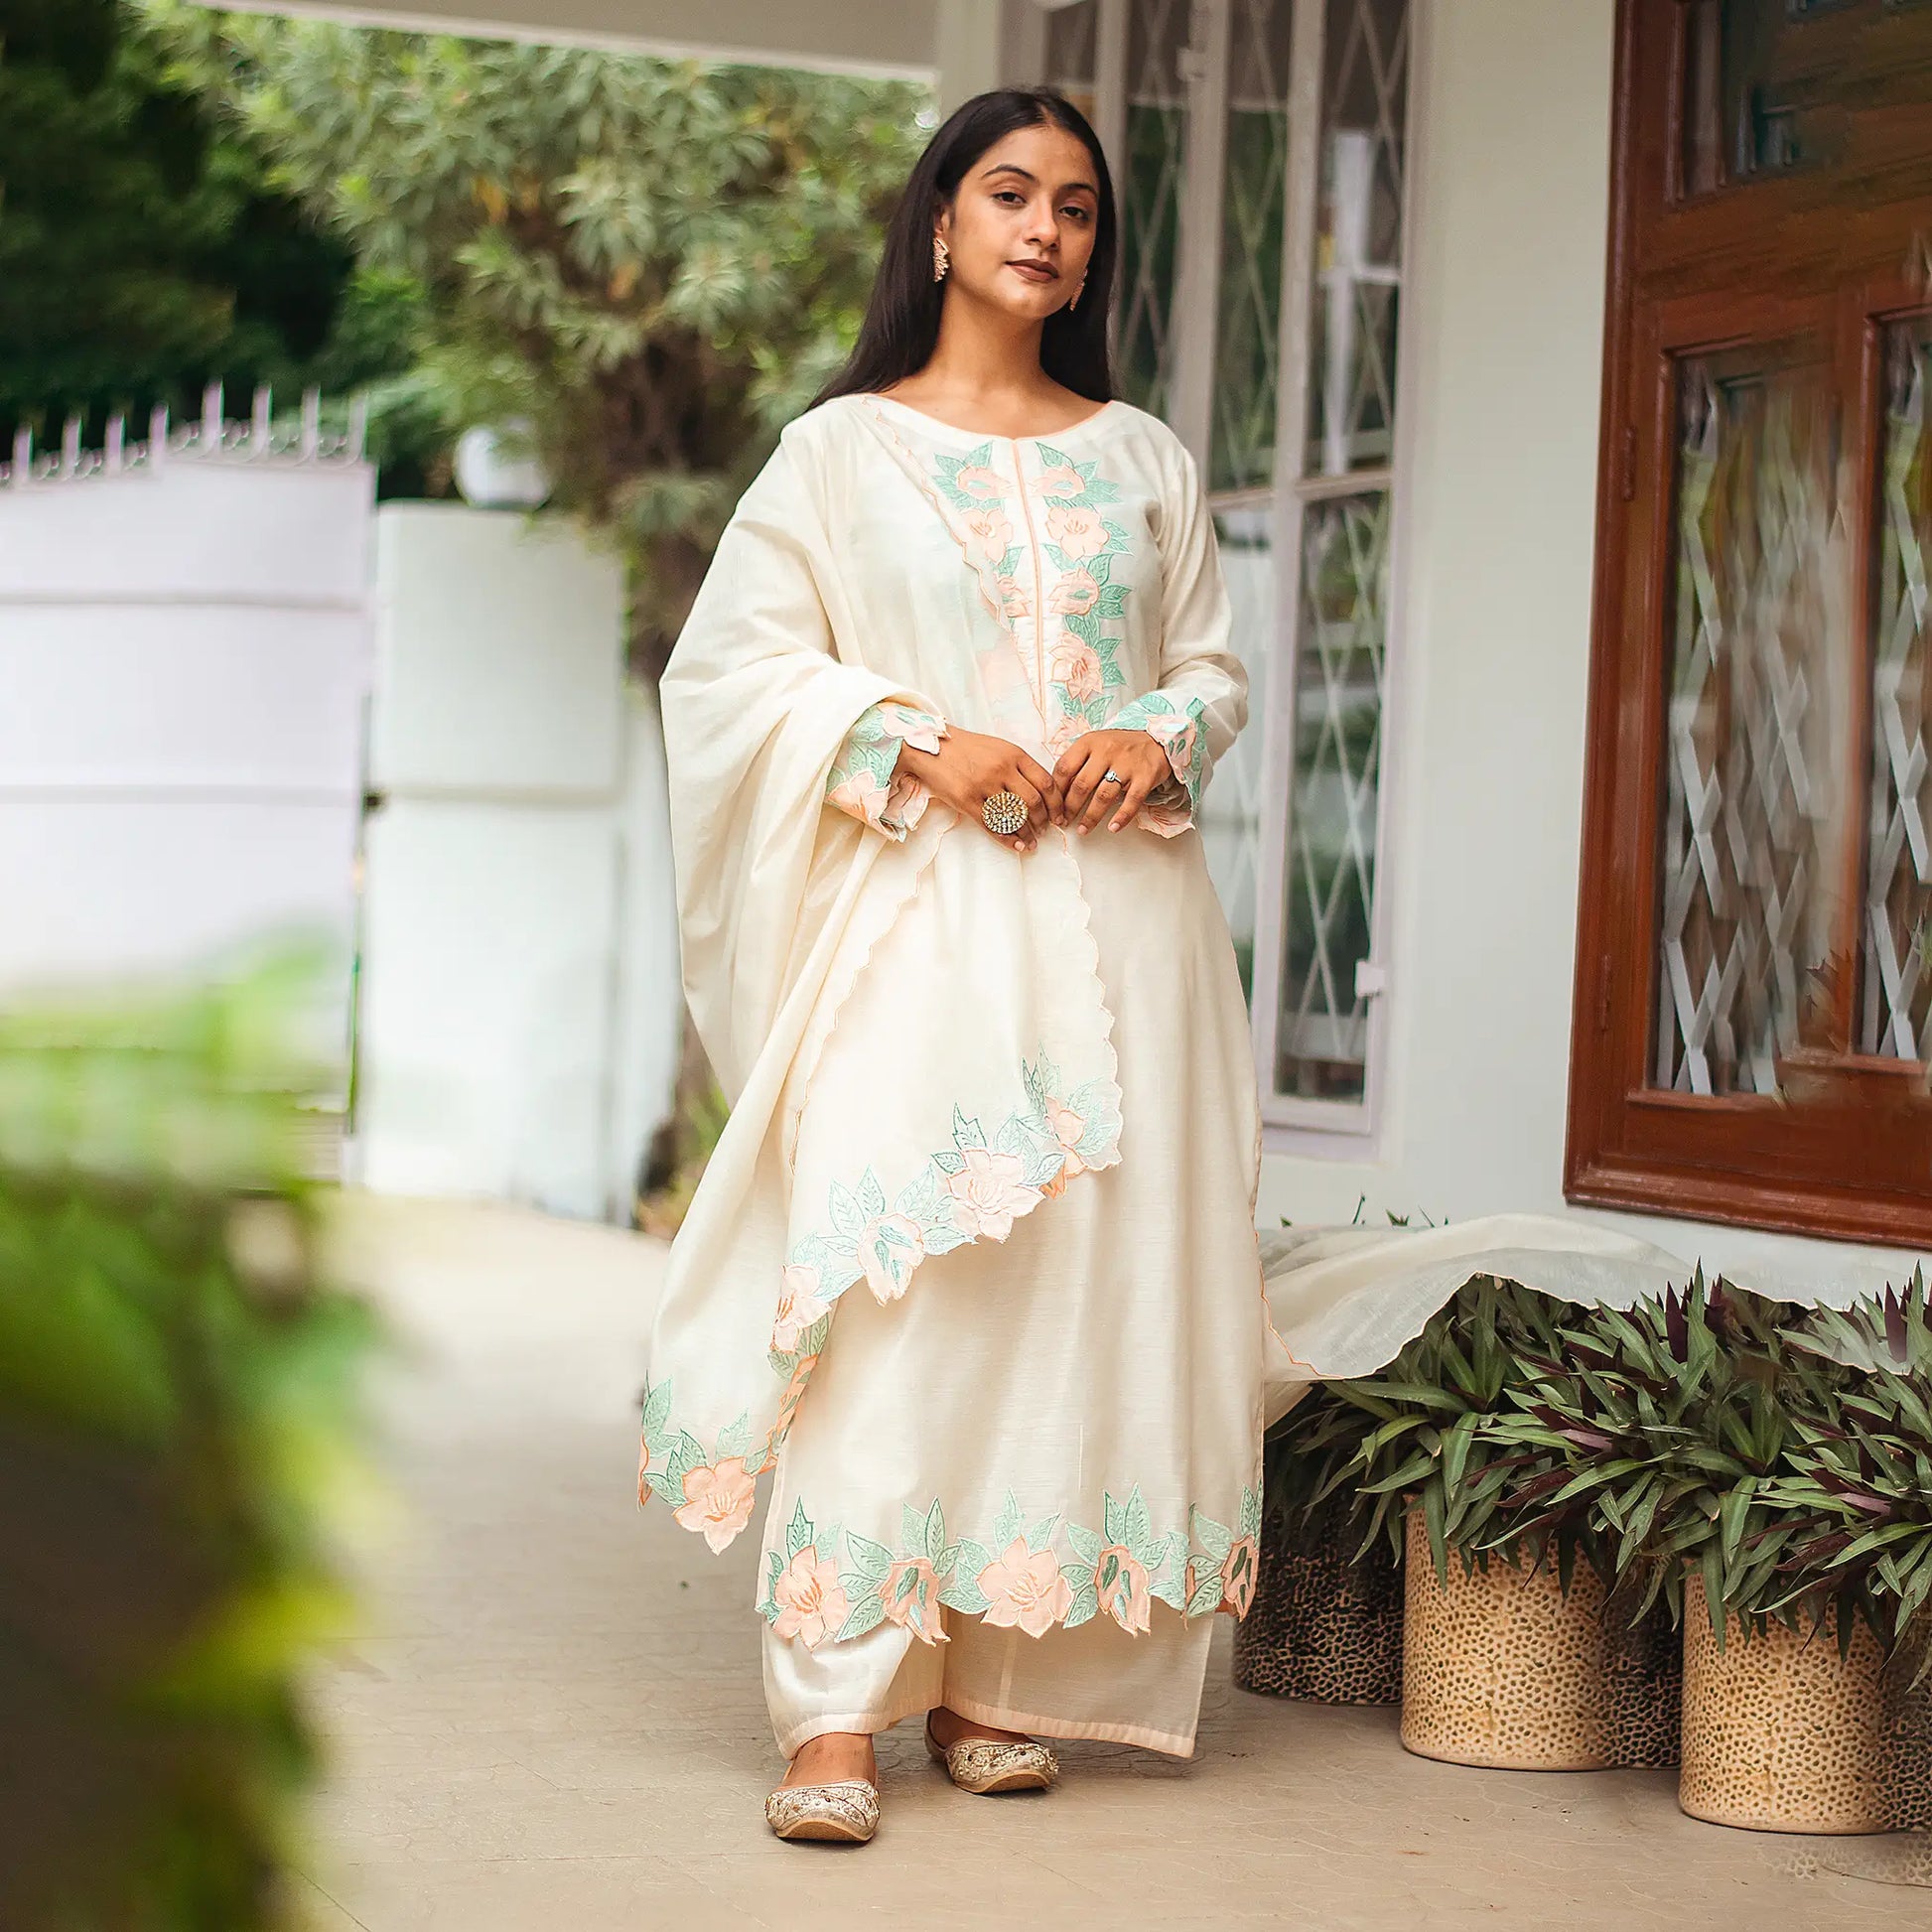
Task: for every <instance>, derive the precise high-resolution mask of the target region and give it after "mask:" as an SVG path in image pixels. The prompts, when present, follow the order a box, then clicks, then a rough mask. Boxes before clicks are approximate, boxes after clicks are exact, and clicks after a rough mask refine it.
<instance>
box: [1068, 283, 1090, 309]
mask: <svg viewBox="0 0 1932 1932" xmlns="http://www.w3.org/2000/svg"><path fill="white" fill-rule="evenodd" d="M1086 292H1087V278H1086V277H1085V276H1084V275H1082V276H1081V277H1080V286H1079V287H1078V288H1077V289H1075V290H1074V291H1073V293H1072V294H1071V295H1069V296H1068V297H1067V298H1066V306H1067V307H1068V308H1069V309H1070V308H1072V307H1073V305H1074V303H1076V302H1077V301H1079V299H1080V298H1081V296H1083V295H1085V294H1086Z"/></svg>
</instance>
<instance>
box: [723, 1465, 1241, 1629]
mask: <svg viewBox="0 0 1932 1932" xmlns="http://www.w3.org/2000/svg"><path fill="white" fill-rule="evenodd" d="M1103 1493H1104V1494H1105V1497H1106V1502H1105V1505H1104V1506H1103V1511H1102V1520H1103V1522H1104V1521H1105V1514H1106V1510H1107V1509H1109V1508H1111V1507H1112V1506H1113V1504H1114V1501H1115V1498H1114V1496H1113V1494H1112V1492H1111V1491H1106V1492H1103ZM1129 1495H1130V1500H1131V1499H1133V1498H1138V1497H1139V1495H1140V1488H1139V1485H1138V1484H1136V1485H1135V1487H1134V1488H1133V1489H1132V1490H1131V1491H1130V1492H1129ZM1007 1506H1008V1508H1009V1509H1017V1504H1016V1503H1015V1501H1014V1498H1013V1495H1012V1492H1011V1491H1009V1492H1008V1497H1007ZM1123 1506H1124V1507H1125V1506H1126V1505H1125V1504H1123ZM935 1510H936V1511H938V1512H939V1514H938V1521H939V1522H941V1523H943V1522H944V1508H943V1505H942V1504H941V1503H940V1501H939V1499H938V1498H936V1497H935V1498H934V1500H933V1501H932V1502H931V1503H930V1504H928V1505H927V1508H926V1511H925V1512H924V1514H923V1516H921V1513H920V1512H919V1511H918V1510H916V1509H912V1510H911V1511H910V1514H911V1516H912V1517H913V1518H914V1519H917V1520H919V1521H921V1522H925V1523H930V1522H931V1521H933V1520H934V1518H933V1512H934V1511H935ZM804 1512H805V1505H804V1500H803V1498H802V1497H800V1498H796V1499H794V1514H793V1516H792V1519H791V1521H790V1522H789V1523H788V1524H787V1525H786V1526H785V1531H784V1547H783V1548H778V1547H772V1546H769V1545H764V1546H761V1547H760V1549H759V1572H760V1574H761V1575H762V1577H763V1588H762V1590H761V1592H760V1596H759V1602H758V1604H757V1609H758V1613H759V1616H761V1617H762V1618H763V1619H764V1621H765V1623H766V1625H767V1627H769V1628H770V1630H771V1634H772V1635H773V1636H774V1637H777V1639H778V1641H779V1642H781V1643H803V1645H804V1648H805V1649H807V1650H817V1649H819V1648H820V1647H821V1646H822V1645H825V1644H834V1645H836V1644H840V1643H846V1642H850V1641H852V1640H853V1639H855V1638H857V1637H859V1636H863V1635H865V1634H867V1632H868V1631H871V1630H874V1629H877V1628H878V1627H879V1626H880V1625H881V1624H882V1623H885V1622H887V1621H889V1620H894V1621H897V1619H889V1617H888V1615H887V1614H886V1613H885V1612H884V1611H883V1609H882V1611H881V1613H880V1614H879V1615H877V1616H874V1617H873V1618H872V1619H871V1621H870V1622H868V1623H866V1624H865V1626H864V1628H863V1629H859V1628H852V1627H850V1624H849V1621H848V1619H850V1618H855V1617H857V1616H858V1614H859V1612H860V1610H861V1608H862V1607H863V1606H862V1605H861V1604H856V1603H853V1602H851V1600H850V1598H848V1599H847V1602H848V1607H847V1614H846V1617H843V1618H841V1619H840V1622H841V1628H840V1629H839V1630H838V1632H837V1633H836V1634H834V1633H832V1632H831V1631H827V1632H826V1633H825V1634H824V1635H823V1636H821V1637H819V1638H818V1639H817V1640H816V1641H815V1642H814V1641H806V1640H805V1639H804V1638H803V1637H801V1636H800V1635H799V1634H798V1633H796V1632H793V1633H791V1634H789V1635H781V1634H780V1633H779V1632H778V1630H777V1628H776V1625H777V1621H778V1618H779V1616H780V1615H781V1614H782V1610H781V1607H780V1605H779V1604H778V1602H777V1599H776V1585H777V1583H778V1580H779V1579H780V1578H781V1577H782V1576H783V1575H784V1574H785V1573H786V1572H787V1571H788V1570H789V1569H790V1567H791V1565H792V1564H793V1563H795V1562H796V1561H797V1560H798V1559H799V1558H800V1557H803V1556H806V1555H810V1556H811V1557H812V1558H814V1560H815V1563H814V1567H817V1566H820V1565H823V1564H826V1563H830V1564H832V1565H833V1570H834V1575H835V1576H836V1578H837V1580H838V1584H839V1586H840V1588H841V1590H842V1591H843V1589H844V1587H845V1586H846V1585H847V1584H848V1583H850V1584H855V1585H858V1586H860V1588H859V1590H858V1591H857V1592H856V1593H857V1594H858V1595H860V1596H861V1597H863V1596H865V1595H866V1594H868V1593H870V1594H872V1595H873V1596H875V1597H877V1596H878V1595H879V1586H880V1585H881V1584H882V1583H884V1582H885V1581H886V1579H887V1577H889V1576H890V1574H891V1572H892V1570H893V1569H895V1568H897V1566H898V1565H900V1564H903V1563H916V1562H920V1561H925V1562H927V1563H928V1564H931V1563H933V1562H937V1561H939V1560H940V1559H939V1558H938V1557H937V1556H935V1555H934V1554H933V1553H932V1551H931V1548H930V1546H929V1545H928V1546H927V1549H926V1550H925V1551H923V1552H918V1551H909V1550H907V1549H906V1548H905V1547H904V1543H905V1535H904V1532H903V1531H901V1534H900V1537H899V1539H898V1547H897V1548H894V1547H892V1546H888V1545H886V1544H874V1545H873V1547H874V1549H875V1551H876V1552H877V1553H878V1555H879V1556H881V1557H883V1558H884V1559H885V1560H886V1563H887V1569H886V1571H884V1572H882V1573H881V1574H880V1575H879V1576H877V1577H868V1576H867V1575H866V1574H865V1572H864V1571H863V1569H841V1568H839V1567H838V1563H837V1556H838V1552H839V1548H840V1546H841V1544H843V1545H844V1546H845V1549H846V1554H847V1556H848V1557H850V1558H851V1559H852V1560H853V1562H854V1563H855V1564H861V1563H863V1561H864V1559H863V1558H861V1557H860V1556H859V1555H858V1554H857V1553H856V1552H854V1551H853V1550H852V1548H851V1541H852V1539H851V1533H850V1532H849V1531H847V1530H846V1529H844V1528H843V1527H842V1526H836V1525H835V1526H834V1527H832V1528H830V1529H828V1530H826V1531H824V1532H823V1533H820V1532H819V1531H818V1529H817V1526H816V1525H815V1524H814V1523H813V1522H812V1520H811V1519H810V1518H809V1517H807V1516H806V1515H805V1513H804ZM1203 1524H1205V1525H1206V1526H1207V1528H1209V1529H1211V1530H1213V1531H1215V1532H1216V1533H1217V1535H1218V1536H1219V1537H1220V1538H1221V1539H1222V1541H1223V1546H1224V1547H1223V1549H1222V1552H1221V1554H1220V1555H1219V1556H1216V1555H1215V1554H1214V1550H1213V1547H1212V1545H1211V1544H1210V1543H1209V1542H1208V1540H1207V1539H1206V1537H1205V1536H1203V1535H1202V1533H1201V1526H1202V1525H1203ZM1075 1527H1076V1526H1075V1525H1073V1524H1071V1523H1070V1522H1068V1520H1067V1512H1066V1511H1065V1510H1064V1509H1061V1510H1055V1511H1054V1512H1053V1514H1052V1515H1051V1516H1050V1517H1048V1518H1046V1519H1044V1520H1043V1521H1042V1522H1041V1523H1039V1524H1037V1525H1035V1530H1034V1531H1033V1532H1032V1533H1030V1532H1029V1531H1028V1530H1027V1528H1026V1527H1025V1524H1024V1520H1021V1519H1016V1521H1015V1522H1013V1523H1010V1524H1008V1525H1007V1526H1006V1529H1005V1530H1002V1529H1001V1528H999V1527H997V1526H996V1528H995V1529H994V1531H993V1533H992V1535H991V1536H990V1537H988V1538H987V1539H985V1540H984V1541H982V1540H981V1539H980V1538H978V1537H965V1538H958V1539H954V1540H953V1541H951V1542H949V1543H947V1545H946V1549H947V1551H948V1552H950V1553H951V1554H952V1555H953V1556H954V1557H955V1558H958V1557H961V1556H964V1555H966V1553H967V1552H969V1551H971V1552H973V1553H976V1555H978V1556H980V1557H984V1558H986V1559H987V1564H988V1565H991V1564H995V1563H998V1562H1001V1561H1003V1560H1004V1558H1005V1557H1006V1556H1007V1554H1008V1553H1009V1552H1010V1550H1011V1548H1012V1544H1013V1542H1014V1541H1018V1542H1019V1543H1020V1544H1021V1545H1022V1546H1023V1548H1024V1549H1025V1551H1026V1554H1028V1555H1029V1556H1037V1555H1040V1554H1042V1553H1046V1552H1050V1553H1051V1555H1052V1557H1053V1563H1054V1574H1055V1578H1056V1579H1057V1580H1064V1579H1065V1578H1066V1576H1067V1572H1068V1570H1069V1568H1071V1569H1072V1570H1074V1571H1078V1572H1089V1571H1090V1570H1091V1565H1090V1563H1089V1561H1088V1560H1087V1559H1086V1558H1085V1557H1083V1556H1082V1554H1081V1552H1080V1549H1079V1546H1078V1545H1077V1544H1076V1543H1075V1542H1074V1540H1073V1534H1072V1533H1073V1530H1074V1528H1075ZM1078 1527H1079V1528H1080V1533H1081V1534H1082V1535H1083V1536H1085V1537H1087V1538H1088V1539H1089V1540H1090V1541H1091V1542H1092V1543H1093V1544H1094V1545H1095V1546H1096V1547H1098V1548H1100V1549H1101V1550H1103V1551H1105V1550H1107V1549H1109V1548H1121V1547H1123V1544H1122V1541H1121V1540H1116V1539H1110V1538H1109V1537H1108V1536H1107V1534H1106V1532H1105V1531H1104V1530H1099V1531H1096V1530H1093V1529H1090V1528H1087V1527H1085V1526H1078ZM1041 1530H1043V1531H1044V1532H1045V1534H1044V1535H1043V1537H1040V1540H1039V1541H1038V1543H1037V1545H1035V1536H1037V1535H1039V1532H1040V1531H1041ZM1261 1530H1262V1509H1261V1470H1260V1468H1259V1466H1257V1467H1256V1468H1255V1469H1254V1471H1253V1472H1252V1476H1251V1479H1250V1480H1249V1481H1247V1482H1244V1483H1243V1484H1242V1485H1241V1493H1240V1499H1239V1506H1238V1507H1237V1508H1236V1509H1235V1510H1234V1511H1232V1512H1231V1519H1230V1521H1229V1522H1227V1523H1223V1522H1221V1521H1220V1520H1219V1519H1218V1518H1216V1517H1212V1516H1209V1515H1208V1513H1207V1512H1206V1511H1205V1510H1204V1509H1202V1508H1201V1506H1200V1504H1199V1503H1189V1504H1188V1505H1187V1512H1186V1528H1185V1529H1184V1530H1178V1531H1171V1532H1169V1533H1167V1534H1166V1535H1163V1536H1160V1537H1159V1538H1158V1539H1156V1541H1158V1542H1159V1544H1160V1545H1161V1546H1162V1547H1161V1548H1160V1550H1159V1552H1158V1553H1157V1552H1156V1550H1155V1549H1154V1547H1153V1545H1152V1544H1151V1543H1148V1542H1141V1543H1140V1544H1139V1545H1138V1547H1137V1546H1136V1544H1135V1543H1134V1542H1133V1541H1132V1540H1131V1537H1130V1539H1128V1540H1127V1541H1126V1543H1125V1548H1126V1552H1127V1554H1128V1555H1130V1556H1132V1557H1133V1558H1134V1559H1135V1560H1136V1561H1137V1562H1139V1563H1141V1564H1142V1565H1143V1566H1146V1567H1147V1568H1148V1569H1149V1571H1150V1574H1154V1575H1158V1574H1160V1573H1161V1572H1164V1571H1165V1570H1166V1569H1167V1568H1168V1566H1169V1565H1170V1564H1171V1563H1173V1562H1175V1561H1176V1560H1177V1561H1178V1564H1179V1571H1180V1574H1179V1578H1178V1580H1177V1581H1178V1583H1179V1586H1180V1590H1181V1600H1180V1601H1179V1602H1178V1603H1176V1602H1174V1601H1173V1598H1172V1597H1170V1596H1166V1595H1157V1594H1155V1593H1154V1591H1153V1590H1152V1589H1150V1590H1149V1591H1148V1592H1147V1600H1148V1603H1149V1607H1150V1614H1151V1612H1152V1606H1153V1605H1154V1604H1156V1603H1159V1604H1163V1605H1165V1606H1166V1607H1167V1608H1168V1609H1170V1610H1172V1611H1173V1613H1174V1614H1175V1615H1176V1616H1178V1617H1180V1618H1181V1619H1182V1620H1183V1621H1185V1622H1193V1621H1195V1620H1197V1619H1198V1618H1200V1617H1204V1616H1215V1615H1223V1616H1232V1617H1234V1618H1235V1620H1236V1621H1237V1622H1238V1621H1240V1620H1241V1619H1242V1618H1243V1617H1245V1616H1246V1615H1247V1614H1248V1612H1249V1610H1251V1609H1252V1608H1253V1607H1254V1598H1255V1594H1256V1589H1255V1586H1256V1583H1257V1581H1258V1569H1259V1564H1260V1542H1261ZM1009 1531H1010V1532H1011V1535H1010V1537H1009V1540H1008V1542H1007V1543H1006V1544H1005V1545H1004V1546H1003V1545H1002V1543H1001V1538H1002V1536H1003V1535H1007V1534H1008V1532H1009ZM794 1532H796V1533H798V1534H799V1535H800V1536H801V1538H802V1540H800V1541H799V1542H798V1547H797V1548H796V1549H795V1550H793V1549H791V1547H790V1546H791V1543H792V1541H793V1538H794ZM860 1540H861V1541H862V1542H866V1543H871V1542H872V1539H870V1538H861V1539H860ZM1061 1543H1063V1544H1064V1545H1065V1546H1066V1550H1067V1554H1065V1555H1063V1554H1062V1553H1061V1550H1060V1549H1057V1548H1055V1547H1054V1546H1055V1545H1056V1544H1061ZM1244 1544H1245V1545H1246V1546H1247V1550H1248V1564H1249V1567H1248V1578H1247V1582H1248V1589H1247V1600H1246V1602H1245V1603H1244V1602H1242V1601H1241V1599H1240V1597H1239V1595H1238V1594H1235V1593H1231V1586H1230V1580H1229V1578H1228V1574H1227V1573H1228V1562H1229V1557H1230V1554H1231V1553H1232V1551H1233V1550H1234V1549H1235V1548H1237V1547H1238V1546H1241V1545H1244ZM1199 1565H1206V1566H1210V1567H1211V1569H1212V1571H1213V1573H1214V1575H1215V1576H1216V1577H1218V1578H1219V1579H1220V1582H1221V1588H1220V1591H1219V1592H1218V1594H1217V1595H1216V1596H1215V1598H1214V1601H1213V1602H1212V1603H1205V1602H1203V1603H1202V1604H1201V1606H1200V1607H1199V1608H1198V1609H1194V1608H1190V1607H1189V1605H1190V1604H1191V1603H1192V1602H1193V1601H1194V1600H1195V1598H1196V1596H1197V1594H1198V1585H1197V1584H1196V1583H1195V1581H1194V1580H1195V1577H1196V1574H1197V1573H1196V1566H1199ZM984 1568H985V1567H984V1566H983V1567H982V1569H981V1571H980V1572H979V1573H977V1574H975V1575H974V1577H973V1578H972V1580H971V1581H972V1584H973V1587H974V1590H975V1592H976V1593H980V1594H982V1595H983V1592H980V1591H979V1589H978V1577H979V1576H980V1575H983V1574H984ZM947 1574H948V1575H951V1574H952V1573H951V1571H950V1570H949V1571H948V1573H947ZM1203 1581H1204V1578H1203ZM932 1582H933V1584H934V1585H936V1584H937V1582H938V1578H937V1577H936V1576H934V1577H933V1578H932ZM867 1585H871V1586H872V1588H871V1590H870V1592H868V1591H867V1589H866V1588H865V1586H867ZM1093 1585H1094V1579H1093V1577H1092V1576H1091V1575H1090V1574H1089V1575H1083V1576H1082V1578H1081V1581H1080V1583H1079V1584H1078V1585H1075V1586H1073V1587H1071V1588H1070V1590H1069V1597H1068V1603H1067V1612H1066V1613H1062V1614H1061V1615H1060V1616H1058V1617H1055V1618H1054V1619H1053V1620H1052V1621H1051V1622H1050V1623H1047V1624H1046V1625H1044V1626H1043V1627H1042V1628H1041V1629H1038V1630H1028V1629H1027V1628H1026V1627H1025V1626H1024V1625H1023V1624H1021V1623H1019V1622H1018V1621H1017V1620H1016V1621H1015V1622H1014V1623H1012V1624H1011V1625H1005V1624H1002V1625H999V1626H996V1627H1000V1628H1012V1629H1015V1630H1018V1631H1019V1632H1020V1633H1021V1634H1022V1635H1023V1636H1028V1637H1031V1638H1033V1639H1034V1641H1035V1642H1038V1641H1039V1640H1040V1639H1041V1638H1043V1637H1044V1636H1045V1635H1046V1633H1047V1631H1049V1630H1059V1629H1078V1628H1079V1627H1080V1624H1081V1623H1085V1622H1089V1621H1095V1620H1102V1619H1107V1618H1112V1620H1113V1621H1114V1622H1115V1623H1116V1624H1118V1625H1119V1627H1120V1628H1121V1629H1123V1630H1125V1631H1126V1632H1127V1634H1128V1635H1129V1636H1131V1637H1139V1636H1140V1635H1141V1634H1142V1632H1141V1631H1139V1630H1137V1629H1135V1628H1134V1627H1133V1626H1132V1625H1131V1624H1129V1623H1122V1622H1121V1620H1120V1618H1119V1617H1118V1616H1115V1615H1114V1614H1113V1612H1112V1611H1111V1610H1109V1609H1107V1608H1106V1607H1104V1606H1102V1605H1100V1604H1099V1603H1098V1602H1096V1603H1095V1604H1094V1605H1093V1606H1092V1607H1091V1608H1090V1609H1089V1610H1088V1612H1087V1614H1086V1615H1084V1616H1082V1617H1081V1618H1080V1619H1079V1620H1078V1621H1077V1622H1074V1623H1069V1622H1068V1621H1067V1614H1068V1613H1070V1612H1071V1611H1072V1610H1073V1609H1074V1608H1075V1607H1077V1606H1078V1603H1079V1600H1080V1597H1081V1595H1082V1593H1083V1592H1084V1591H1085V1590H1086V1589H1088V1588H1090V1587H1093ZM948 1587H957V1586H956V1585H953V1586H948ZM921 1607H922V1609H924V1610H926V1612H927V1614H928V1615H929V1614H930V1610H931V1609H934V1608H943V1609H946V1610H949V1611H951V1613H952V1614H953V1615H954V1616H970V1617H985V1616H986V1615H987V1614H988V1613H989V1612H990V1611H991V1609H992V1608H993V1607H994V1606H993V1604H992V1603H990V1602H987V1603H985V1605H984V1607H982V1608H979V1609H973V1608H969V1607H966V1606H963V1605H960V1604H957V1603H948V1602H947V1601H946V1600H945V1594H944V1592H942V1591H938V1590H936V1589H935V1590H934V1592H933V1593H932V1595H931V1598H930V1603H929V1604H926V1605H922V1606H921ZM934 1621H935V1622H936V1619H934ZM902 1627H904V1628H905V1629H906V1630H908V1631H909V1632H910V1633H911V1634H912V1635H913V1636H914V1637H916V1638H917V1639H918V1640H919V1641H920V1642H921V1643H924V1644H928V1645H932V1646H935V1647H936V1646H937V1645H939V1644H941V1643H944V1642H946V1641H947V1639H946V1635H945V1632H944V1631H943V1629H938V1628H934V1629H928V1628H926V1627H925V1624H924V1622H923V1621H916V1622H915V1621H910V1620H907V1621H905V1622H904V1624H903V1626H902Z"/></svg>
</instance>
